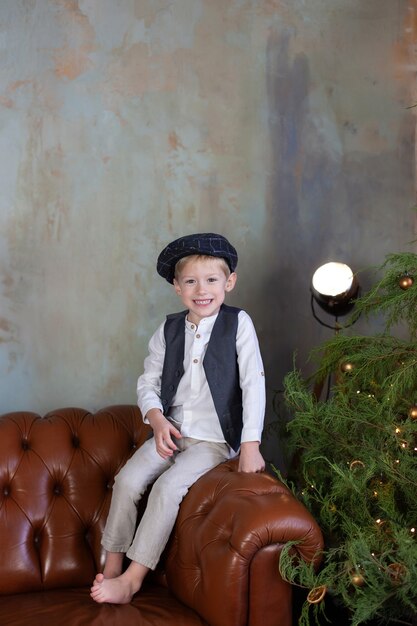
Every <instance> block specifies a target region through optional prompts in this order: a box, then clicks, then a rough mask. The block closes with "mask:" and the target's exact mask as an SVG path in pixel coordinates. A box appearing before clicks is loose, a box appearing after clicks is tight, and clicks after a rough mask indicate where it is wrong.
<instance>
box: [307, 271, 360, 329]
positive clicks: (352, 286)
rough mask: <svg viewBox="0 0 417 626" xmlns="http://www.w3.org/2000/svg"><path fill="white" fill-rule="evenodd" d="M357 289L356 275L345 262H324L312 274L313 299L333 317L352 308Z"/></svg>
mask: <svg viewBox="0 0 417 626" xmlns="http://www.w3.org/2000/svg"><path fill="white" fill-rule="evenodd" d="M358 291H359V284H358V281H357V279H356V276H354V274H353V272H352V270H351V269H350V267H349V266H348V265H346V264H345V263H336V262H333V261H332V262H330V263H325V264H324V265H321V266H320V267H319V268H318V269H317V270H316V271H315V272H314V274H313V279H312V283H311V293H312V296H313V298H314V300H315V301H316V302H317V304H318V305H319V306H320V307H321V308H322V309H323V310H324V311H326V313H330V314H331V315H334V316H335V317H339V316H340V315H346V313H349V311H351V310H352V308H353V306H354V304H355V299H356V298H357V296H358Z"/></svg>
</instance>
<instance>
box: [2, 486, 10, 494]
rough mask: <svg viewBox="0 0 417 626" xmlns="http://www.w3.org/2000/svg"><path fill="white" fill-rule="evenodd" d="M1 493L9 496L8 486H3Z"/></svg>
mask: <svg viewBox="0 0 417 626" xmlns="http://www.w3.org/2000/svg"><path fill="white" fill-rule="evenodd" d="M3 495H4V496H9V495H10V488H9V487H8V486H6V487H3Z"/></svg>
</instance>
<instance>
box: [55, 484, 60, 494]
mask: <svg viewBox="0 0 417 626" xmlns="http://www.w3.org/2000/svg"><path fill="white" fill-rule="evenodd" d="M54 494H55V495H56V496H60V495H61V487H60V486H59V485H55V487H54Z"/></svg>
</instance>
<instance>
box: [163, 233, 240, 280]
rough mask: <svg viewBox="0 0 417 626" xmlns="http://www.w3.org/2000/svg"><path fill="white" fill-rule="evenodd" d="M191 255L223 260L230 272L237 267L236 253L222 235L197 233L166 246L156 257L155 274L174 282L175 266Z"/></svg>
mask: <svg viewBox="0 0 417 626" xmlns="http://www.w3.org/2000/svg"><path fill="white" fill-rule="evenodd" d="M192 254H204V255H207V256H214V257H218V258H221V259H224V260H225V261H226V262H227V264H228V266H229V267H230V271H231V272H234V271H235V269H236V265H237V252H236V250H235V248H234V247H233V246H232V244H231V243H229V242H228V241H227V239H226V237H223V235H216V234H215V233H198V234H196V235H185V237H180V238H179V239H176V240H175V241H172V242H171V243H170V244H168V245H167V247H166V248H164V249H163V250H162V252H161V254H160V255H159V257H158V262H157V264H156V269H157V272H158V274H159V275H160V276H162V278H165V279H166V280H167V281H168V282H169V283H173V282H174V275H175V265H176V264H177V263H178V261H179V260H180V259H182V258H183V257H185V256H191V255H192Z"/></svg>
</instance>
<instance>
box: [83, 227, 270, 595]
mask: <svg viewBox="0 0 417 626" xmlns="http://www.w3.org/2000/svg"><path fill="white" fill-rule="evenodd" d="M236 265H237V253H236V250H235V248H234V247H233V246H232V245H231V244H230V243H229V242H228V241H227V239H225V237H223V236H221V235H216V234H214V233H203V234H196V235H187V236H185V237H181V238H180V239H177V240H175V241H173V242H172V243H170V244H169V245H168V246H167V247H166V248H165V249H164V250H163V251H162V252H161V254H160V255H159V258H158V263H157V271H158V273H159V274H160V275H161V276H162V277H163V278H165V279H166V280H167V281H168V282H169V283H172V284H173V285H174V289H175V292H176V293H177V295H178V296H179V297H180V299H181V300H182V302H183V304H184V306H185V307H186V311H183V312H182V313H175V314H173V315H168V316H167V318H166V320H165V322H163V323H162V324H161V325H160V327H159V328H158V330H157V331H156V333H155V334H154V335H153V337H152V338H151V340H150V342H149V355H148V356H147V358H146V359H145V364H144V373H143V374H142V375H141V376H140V377H139V380H138V385H137V393H138V405H139V408H140V410H141V412H142V415H143V416H144V421H145V422H147V423H149V424H150V425H151V427H152V429H153V437H152V438H151V439H149V440H148V441H147V442H145V443H144V445H143V446H141V448H139V450H137V451H136V452H135V454H134V455H133V456H132V457H131V459H130V460H129V461H128V462H127V463H126V465H125V466H124V467H123V468H122V470H121V471H120V472H119V474H118V475H117V476H116V478H115V483H114V487H113V497H112V502H111V506H110V511H109V516H108V519H107V523H106V527H105V530H104V534H103V541H102V543H103V546H104V548H105V549H106V563H105V567H104V571H103V574H97V576H96V578H95V580H94V583H93V586H92V588H91V596H92V598H93V599H94V600H95V601H96V602H112V603H117V604H120V603H127V602H130V601H131V599H132V596H133V595H134V594H135V593H136V592H137V591H139V589H140V587H141V585H142V582H143V580H144V578H145V576H146V574H147V573H148V571H149V570H150V569H154V568H155V567H156V565H157V563H158V561H159V558H160V556H161V554H162V551H163V549H164V548H165V545H166V543H167V541H168V539H169V536H170V534H171V531H172V528H173V526H174V524H175V519H176V517H177V513H178V509H179V505H180V503H181V500H182V499H183V498H184V496H185V495H186V493H187V491H188V490H189V488H190V487H191V485H192V484H193V483H194V482H195V481H196V480H198V478H199V477H200V476H202V475H203V474H204V473H206V472H207V471H208V470H209V469H211V468H212V467H215V466H216V465H218V464H219V463H221V462H223V461H225V460H227V459H230V458H232V457H234V456H236V455H237V453H239V451H240V457H239V471H241V472H261V471H263V470H264V469H265V463H264V460H263V458H262V456H261V454H260V452H259V444H260V441H261V433H262V426H263V419H264V412H265V380H264V374H263V371H262V370H263V367H262V359H261V355H260V352H259V345H258V340H257V337H256V333H255V330H254V327H253V324H252V321H251V319H250V318H249V316H248V315H247V313H245V312H244V311H242V310H240V309H236V308H234V307H229V306H226V305H224V304H223V302H224V299H225V296H226V293H228V292H230V291H232V289H233V288H234V286H235V284H236V278H237V277H236V273H235V269H236ZM155 479H157V480H156V482H155V483H154V485H153V487H152V490H151V493H150V495H149V499H148V504H147V507H146V511H145V513H144V515H143V517H142V520H141V522H140V524H139V527H138V529H137V531H136V533H135V525H136V513H137V510H136V504H137V502H138V501H139V499H140V497H141V496H142V495H143V493H144V492H145V490H146V488H147V486H148V485H149V484H151V483H152V482H154V481H155ZM132 539H133V541H132ZM125 554H127V556H128V557H129V559H131V563H130V565H129V567H128V568H127V569H126V571H125V572H122V564H123V558H124V555H125Z"/></svg>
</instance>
